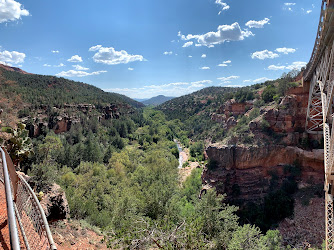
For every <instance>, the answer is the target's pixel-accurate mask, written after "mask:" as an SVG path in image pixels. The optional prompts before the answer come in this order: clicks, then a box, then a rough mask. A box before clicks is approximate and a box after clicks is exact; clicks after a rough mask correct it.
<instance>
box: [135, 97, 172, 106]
mask: <svg viewBox="0 0 334 250" xmlns="http://www.w3.org/2000/svg"><path fill="white" fill-rule="evenodd" d="M173 98H175V97H171V96H164V95H158V96H155V97H152V98H150V99H148V100H145V101H142V103H144V104H145V105H147V106H149V105H152V106H157V105H160V104H162V103H164V102H167V101H169V100H171V99H173Z"/></svg>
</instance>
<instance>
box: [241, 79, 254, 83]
mask: <svg viewBox="0 0 334 250" xmlns="http://www.w3.org/2000/svg"><path fill="white" fill-rule="evenodd" d="M251 81H252V80H249V79H248V80H243V81H242V82H245V83H246V82H251Z"/></svg>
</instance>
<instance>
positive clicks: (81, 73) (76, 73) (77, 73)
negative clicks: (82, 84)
mask: <svg viewBox="0 0 334 250" xmlns="http://www.w3.org/2000/svg"><path fill="white" fill-rule="evenodd" d="M106 72H107V71H105V70H100V71H94V72H86V71H80V70H72V69H71V70H68V71H62V72H60V73H58V74H56V76H61V77H84V76H92V75H99V74H101V73H106Z"/></svg>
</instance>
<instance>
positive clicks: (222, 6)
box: [215, 0, 230, 15]
mask: <svg viewBox="0 0 334 250" xmlns="http://www.w3.org/2000/svg"><path fill="white" fill-rule="evenodd" d="M215 4H217V5H219V6H220V8H221V10H220V11H219V12H218V15H220V14H221V13H222V11H223V10H228V9H229V8H230V6H229V5H228V4H227V3H224V2H222V0H216V2H215Z"/></svg>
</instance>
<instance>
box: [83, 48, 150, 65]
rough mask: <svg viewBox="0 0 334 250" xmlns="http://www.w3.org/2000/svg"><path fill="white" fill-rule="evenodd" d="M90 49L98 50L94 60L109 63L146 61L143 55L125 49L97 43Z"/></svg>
mask: <svg viewBox="0 0 334 250" xmlns="http://www.w3.org/2000/svg"><path fill="white" fill-rule="evenodd" d="M89 51H96V53H95V54H94V56H93V60H94V62H97V63H103V64H108V65H115V64H121V63H123V64H127V63H129V62H135V61H144V60H145V59H144V57H143V56H142V55H131V54H128V52H126V51H125V50H120V51H117V50H115V49H114V48H113V47H103V46H102V45H96V46H92V47H90V48H89Z"/></svg>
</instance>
